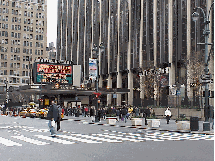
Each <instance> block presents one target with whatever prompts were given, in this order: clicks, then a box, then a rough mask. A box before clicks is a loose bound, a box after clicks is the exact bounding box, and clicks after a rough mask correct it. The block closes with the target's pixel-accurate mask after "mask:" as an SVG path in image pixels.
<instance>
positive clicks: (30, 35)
mask: <svg viewBox="0 0 215 161" xmlns="http://www.w3.org/2000/svg"><path fill="white" fill-rule="evenodd" d="M23 38H24V39H33V34H26V33H24V34H23Z"/></svg>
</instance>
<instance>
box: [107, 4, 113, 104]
mask: <svg viewBox="0 0 215 161" xmlns="http://www.w3.org/2000/svg"><path fill="white" fill-rule="evenodd" d="M110 11H111V0H110V1H109V15H108V42H107V53H108V83H107V84H108V85H107V86H108V88H112V79H111V75H110V65H111V64H110V52H111V50H110V41H111V37H110V25H111V12H110ZM111 96H112V94H108V95H107V105H108V104H111V98H112V97H111Z"/></svg>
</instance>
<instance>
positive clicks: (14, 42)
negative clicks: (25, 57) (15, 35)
mask: <svg viewBox="0 0 215 161" xmlns="http://www.w3.org/2000/svg"><path fill="white" fill-rule="evenodd" d="M11 45H20V40H11Z"/></svg>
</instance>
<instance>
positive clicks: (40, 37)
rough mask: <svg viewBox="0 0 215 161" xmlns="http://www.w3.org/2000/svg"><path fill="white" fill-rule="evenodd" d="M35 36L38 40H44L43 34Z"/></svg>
mask: <svg viewBox="0 0 215 161" xmlns="http://www.w3.org/2000/svg"><path fill="white" fill-rule="evenodd" d="M35 38H36V40H43V35H36V36H35Z"/></svg>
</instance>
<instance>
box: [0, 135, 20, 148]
mask: <svg viewBox="0 0 215 161" xmlns="http://www.w3.org/2000/svg"><path fill="white" fill-rule="evenodd" d="M0 143H1V144H3V145H6V146H14V145H16V146H22V144H19V143H16V142H14V141H11V140H8V139H5V138H2V137H0Z"/></svg>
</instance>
